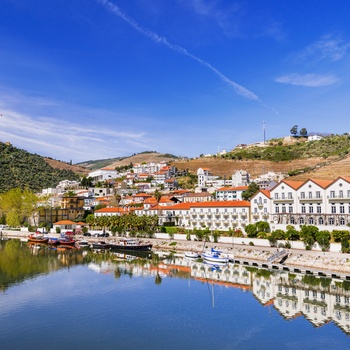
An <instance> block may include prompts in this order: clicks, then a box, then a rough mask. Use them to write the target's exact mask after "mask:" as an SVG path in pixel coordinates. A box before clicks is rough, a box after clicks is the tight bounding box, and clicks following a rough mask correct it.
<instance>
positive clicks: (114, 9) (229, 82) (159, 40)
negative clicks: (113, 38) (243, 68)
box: [98, 0, 259, 100]
mask: <svg viewBox="0 0 350 350" xmlns="http://www.w3.org/2000/svg"><path fill="white" fill-rule="evenodd" d="M98 1H99V2H100V3H101V4H103V5H104V6H105V7H106V8H107V9H108V10H109V11H111V12H112V13H113V14H115V15H116V16H118V17H119V18H121V19H123V20H124V21H125V22H126V23H128V24H129V25H130V26H131V27H133V28H134V29H135V30H137V31H138V32H140V33H141V34H143V35H145V36H147V37H148V38H150V39H151V40H153V41H154V42H156V43H158V44H163V45H165V46H166V47H168V48H169V49H170V50H173V51H174V52H177V53H179V54H182V55H184V56H187V57H190V58H191V59H192V60H194V61H196V62H198V63H200V64H201V65H203V66H204V67H207V68H209V69H210V70H211V71H212V72H214V73H215V74H216V75H217V76H218V77H219V78H220V79H221V80H222V81H223V82H224V83H226V84H227V85H228V86H230V87H232V88H233V89H234V90H235V91H236V93H237V94H239V95H241V96H243V97H245V98H248V99H251V100H259V98H258V96H256V95H255V94H254V93H253V92H252V91H249V90H248V89H246V88H245V87H243V86H241V85H239V84H237V83H235V82H234V81H232V80H230V79H229V78H227V77H226V76H225V75H224V74H222V73H221V72H220V71H219V70H217V69H216V68H215V67H213V66H212V65H211V64H210V63H208V62H206V61H204V60H202V59H201V58H199V57H197V56H194V55H192V54H191V53H190V52H188V51H187V50H186V49H184V48H183V47H181V46H178V45H174V44H171V43H170V42H169V41H168V40H167V39H166V38H165V37H162V36H160V35H158V34H157V33H155V32H152V31H151V30H149V29H147V28H143V27H141V26H140V25H139V24H138V23H137V22H136V21H135V20H134V19H132V18H130V17H128V16H127V15H126V14H125V13H124V12H122V11H121V10H120V8H119V7H118V6H117V5H114V4H113V3H111V2H110V1H108V0H98Z"/></svg>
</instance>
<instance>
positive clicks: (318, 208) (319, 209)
mask: <svg viewBox="0 0 350 350" xmlns="http://www.w3.org/2000/svg"><path fill="white" fill-rule="evenodd" d="M316 210H317V214H321V212H322V211H321V206H319V205H318V206H317V208H316Z"/></svg>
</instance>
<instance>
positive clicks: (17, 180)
mask: <svg viewBox="0 0 350 350" xmlns="http://www.w3.org/2000/svg"><path fill="white" fill-rule="evenodd" d="M0 174H1V175H0V192H6V191H8V190H10V189H11V188H16V187H18V188H21V189H24V188H25V187H28V188H29V189H31V190H32V191H36V192H38V191H41V190H42V189H43V188H48V187H55V186H56V185H57V184H58V183H59V182H60V181H62V180H79V175H77V174H75V173H73V172H72V171H71V170H60V169H54V168H52V167H51V166H50V165H49V164H48V163H47V162H46V161H45V160H44V158H43V157H42V156H39V155H37V154H32V153H29V152H27V151H24V150H22V149H19V148H16V147H13V146H12V145H7V144H5V143H3V142H0Z"/></svg>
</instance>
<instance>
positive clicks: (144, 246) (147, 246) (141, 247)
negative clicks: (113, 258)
mask: <svg viewBox="0 0 350 350" xmlns="http://www.w3.org/2000/svg"><path fill="white" fill-rule="evenodd" d="M111 249H115V250H130V251H135V250H139V251H140V250H141V251H148V250H152V244H140V245H130V246H128V245H121V244H111Z"/></svg>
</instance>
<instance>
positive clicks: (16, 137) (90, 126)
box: [0, 88, 149, 161]
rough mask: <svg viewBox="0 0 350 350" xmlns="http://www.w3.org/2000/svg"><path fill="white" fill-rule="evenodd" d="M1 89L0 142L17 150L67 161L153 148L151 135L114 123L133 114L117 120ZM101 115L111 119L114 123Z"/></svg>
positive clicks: (109, 115)
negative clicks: (150, 146) (150, 141)
mask: <svg viewBox="0 0 350 350" xmlns="http://www.w3.org/2000/svg"><path fill="white" fill-rule="evenodd" d="M0 90H1V94H0V114H1V116H0V140H1V141H4V142H5V141H9V142H11V143H13V144H14V146H16V147H19V148H24V149H26V150H27V151H29V152H33V153H34V152H35V153H38V154H40V155H43V156H50V157H53V158H56V159H61V160H66V161H67V160H70V159H74V161H84V160H86V159H87V158H89V159H99V158H108V157H117V156H123V155H129V154H130V149H133V150H134V149H138V150H140V151H142V150H145V149H149V140H148V137H149V135H148V132H146V131H144V130H140V128H141V127H140V126H139V127H138V126H137V125H131V126H130V125H129V126H126V125H123V123H122V122H119V120H117V122H114V123H113V124H112V119H113V117H114V119H121V120H126V121H127V120H130V119H132V115H128V116H125V115H121V116H120V118H115V117H116V116H118V115H117V113H115V112H110V111H105V110H97V109H94V110H92V109H87V108H86V107H81V106H70V105H66V104H64V103H61V102H59V101H51V100H49V99H47V100H46V99H44V98H40V99H38V98H36V97H34V98H32V97H28V96H24V95H21V94H19V93H17V92H14V91H8V92H6V89H4V88H1V89H0ZM52 106H54V107H55V108H50V107H52ZM84 115H96V118H84ZM99 116H104V117H106V116H107V120H108V119H110V122H109V123H106V122H104V120H103V121H102V118H101V119H100V118H99ZM108 117H110V118H108Z"/></svg>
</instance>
